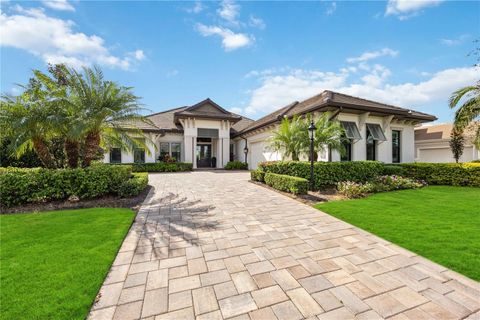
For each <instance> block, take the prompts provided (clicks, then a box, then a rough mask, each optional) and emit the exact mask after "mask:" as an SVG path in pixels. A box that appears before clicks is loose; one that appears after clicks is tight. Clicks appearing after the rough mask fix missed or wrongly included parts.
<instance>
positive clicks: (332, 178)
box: [259, 161, 384, 189]
mask: <svg viewBox="0 0 480 320" xmlns="http://www.w3.org/2000/svg"><path fill="white" fill-rule="evenodd" d="M383 167H384V165H383V164H382V163H381V162H378V161H349V162H315V163H314V179H315V181H314V188H315V189H322V188H325V187H328V186H334V185H336V184H337V183H338V182H341V181H353V182H367V181H370V180H372V179H373V178H375V177H377V176H379V175H381V174H382V172H383ZM259 168H260V170H262V171H264V172H269V173H277V174H284V175H289V176H295V177H300V178H304V179H307V180H309V179H310V162H307V161H274V162H262V163H260V164H259Z"/></svg>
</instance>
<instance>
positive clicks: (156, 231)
mask: <svg viewBox="0 0 480 320" xmlns="http://www.w3.org/2000/svg"><path fill="white" fill-rule="evenodd" d="M248 179H249V174H248V173H245V172H225V171H217V172H205V171H204V172H201V171H197V172H191V173H172V174H151V175H150V184H151V185H153V186H154V189H153V190H152V192H150V194H149V197H148V198H147V199H146V201H145V203H144V205H143V206H142V208H141V209H140V211H139V213H138V215H137V218H136V221H135V223H134V225H133V226H132V229H131V230H130V232H129V234H128V236H127V238H126V239H125V241H124V243H123V244H122V247H121V249H120V252H119V254H118V256H117V258H116V259H115V262H114V264H113V267H112V269H111V271H110V273H109V275H108V277H107V278H106V280H105V283H104V285H103V286H102V289H101V291H100V298H99V300H98V302H97V303H96V304H95V305H94V306H93V308H92V311H91V314H90V318H91V319H112V318H114V319H140V318H142V319H143V318H148V319H157V320H158V319H194V318H197V319H227V318H235V319H285V320H295V319H304V318H311V319H381V318H390V319H401V320H403V319H464V318H469V319H479V318H480V313H479V308H480V302H479V297H480V285H479V283H478V282H475V281H473V280H470V279H468V278H465V277H463V276H461V275H459V274H457V273H455V272H453V271H451V270H448V269H446V268H444V267H442V266H440V265H437V264H434V263H433V262H430V261H429V260H426V259H424V258H422V257H419V256H417V255H415V254H414V253H411V252H409V251H406V250H404V249H402V248H400V247H398V246H396V245H393V244H391V243H390V242H388V241H385V240H383V239H380V238H378V237H376V236H374V235H372V234H370V233H368V232H365V231H363V230H360V229H358V228H356V227H353V226H351V225H349V224H347V223H345V222H342V221H340V220H338V219H336V218H333V217H331V216H329V215H327V214H325V213H322V212H320V211H318V210H316V209H313V208H311V207H309V206H307V205H304V204H301V203H299V202H297V201H295V200H293V199H290V198H288V197H285V196H283V195H281V194H278V193H276V192H273V191H270V190H268V189H265V188H263V187H261V186H257V185H255V184H252V183H250V182H248Z"/></svg>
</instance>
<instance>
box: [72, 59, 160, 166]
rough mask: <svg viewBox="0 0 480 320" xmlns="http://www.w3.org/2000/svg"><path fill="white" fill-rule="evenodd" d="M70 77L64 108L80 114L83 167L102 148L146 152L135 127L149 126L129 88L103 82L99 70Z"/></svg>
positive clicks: (143, 141)
mask: <svg viewBox="0 0 480 320" xmlns="http://www.w3.org/2000/svg"><path fill="white" fill-rule="evenodd" d="M69 75H70V76H69V84H68V85H69V87H70V90H71V91H70V94H69V97H68V98H67V101H68V103H67V104H68V106H69V107H70V108H71V110H81V111H80V113H79V114H77V118H76V119H77V121H78V122H79V123H81V124H83V126H84V127H83V128H82V130H80V132H82V134H81V136H82V138H83V141H82V142H83V143H82V147H83V158H82V166H84V167H86V166H89V165H90V164H91V162H92V160H94V159H95V158H96V156H97V154H98V151H99V149H100V147H101V146H104V147H110V146H113V145H117V146H120V147H122V148H124V149H127V148H132V147H136V146H140V147H143V148H145V149H146V150H147V152H148V148H146V145H145V139H146V137H145V136H144V134H143V133H142V132H141V130H139V129H138V127H137V125H138V124H140V123H142V122H143V123H149V124H151V122H150V121H149V120H148V119H146V118H145V117H144V116H142V115H141V114H140V113H141V112H142V111H143V110H145V109H143V108H142V107H141V105H140V103H139V97H137V96H135V95H134V94H133V93H132V88H130V87H123V86H119V85H118V84H117V83H115V82H112V81H107V80H105V79H104V76H103V73H102V71H101V70H100V69H99V68H98V67H94V68H93V69H91V68H83V73H79V72H77V71H76V70H73V69H69ZM125 126H127V127H128V129H127V130H125Z"/></svg>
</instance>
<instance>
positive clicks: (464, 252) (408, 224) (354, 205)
mask: <svg viewBox="0 0 480 320" xmlns="http://www.w3.org/2000/svg"><path fill="white" fill-rule="evenodd" d="M315 207H316V208H317V209H320V210H322V211H324V212H326V213H329V214H331V215H333V216H335V217H337V218H339V219H342V220H344V221H347V222H349V223H351V224H353V225H355V226H358V227H360V228H362V229H364V230H367V231H369V232H372V233H374V234H376V235H378V236H380V237H382V238H384V239H387V240H389V241H391V242H394V243H396V244H398V245H400V246H402V247H404V248H407V249H409V250H411V251H413V252H416V253H418V254H419V255H422V256H424V257H426V258H428V259H430V260H433V261H435V262H437V263H439V264H441V265H443V266H445V267H448V268H451V269H453V270H455V271H457V272H459V273H462V274H464V275H466V276H468V277H470V278H472V279H475V280H477V281H478V280H480V188H467V187H448V186H430V187H426V188H423V189H417V190H403V191H395V192H386V193H378V194H374V195H372V196H370V197H367V198H363V199H357V200H345V201H336V202H328V203H322V204H318V205H316V206H315Z"/></svg>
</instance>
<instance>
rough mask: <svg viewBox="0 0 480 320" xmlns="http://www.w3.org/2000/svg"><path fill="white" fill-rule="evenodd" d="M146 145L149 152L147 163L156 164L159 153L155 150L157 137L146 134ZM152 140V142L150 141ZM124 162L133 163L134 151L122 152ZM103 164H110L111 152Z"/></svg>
mask: <svg viewBox="0 0 480 320" xmlns="http://www.w3.org/2000/svg"><path fill="white" fill-rule="evenodd" d="M146 137H147V139H146V141H145V144H146V145H147V148H148V151H149V152H145V162H146V163H149V162H155V159H156V156H157V153H158V151H157V150H156V148H155V143H156V142H155V135H154V134H151V133H147V134H146ZM149 140H150V141H149ZM121 153H122V162H121V163H133V151H132V150H122V151H121ZM103 162H104V163H110V151H109V150H107V151H106V152H105V153H104V155H103Z"/></svg>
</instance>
